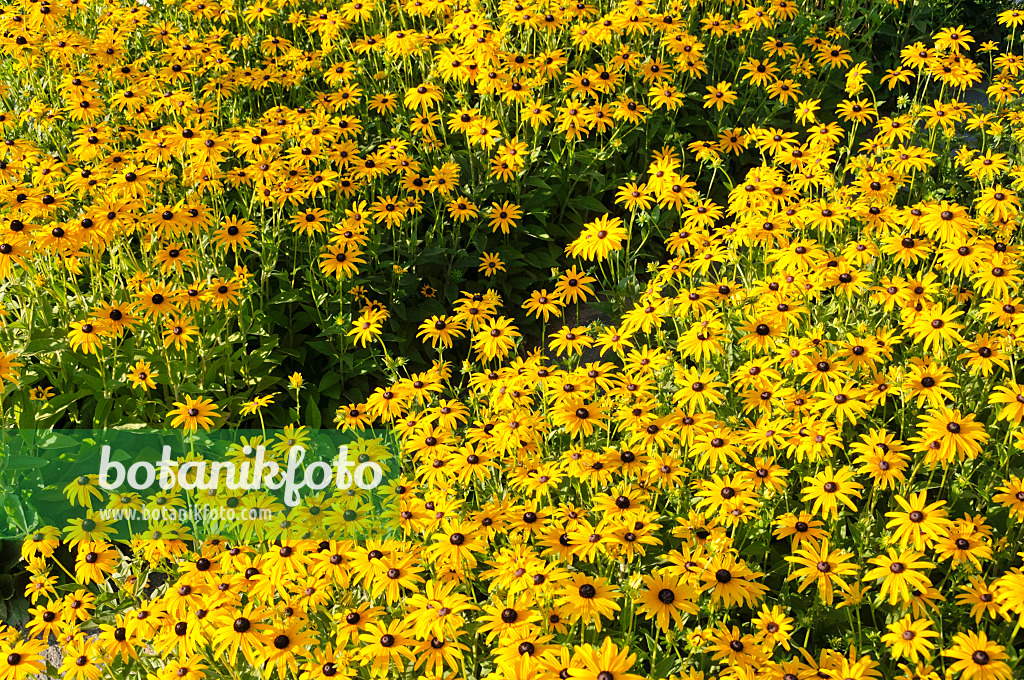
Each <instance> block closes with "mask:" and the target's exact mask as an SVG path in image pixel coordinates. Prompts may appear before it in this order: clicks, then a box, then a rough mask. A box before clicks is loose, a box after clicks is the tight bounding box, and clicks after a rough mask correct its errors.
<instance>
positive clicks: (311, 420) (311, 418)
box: [305, 395, 321, 430]
mask: <svg viewBox="0 0 1024 680" xmlns="http://www.w3.org/2000/svg"><path fill="white" fill-rule="evenodd" d="M320 420H321V419H320V407H319V406H317V403H316V400H315V399H314V398H313V396H312V395H310V397H309V401H307V402H306V422H305V424H306V425H308V426H309V429H311V430H319V429H320Z"/></svg>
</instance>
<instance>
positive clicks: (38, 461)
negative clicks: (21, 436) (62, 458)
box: [2, 454, 50, 470]
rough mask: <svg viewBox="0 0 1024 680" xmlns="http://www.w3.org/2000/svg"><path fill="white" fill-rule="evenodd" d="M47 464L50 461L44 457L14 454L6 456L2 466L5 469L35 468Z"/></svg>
mask: <svg viewBox="0 0 1024 680" xmlns="http://www.w3.org/2000/svg"><path fill="white" fill-rule="evenodd" d="M49 464H50V461H48V460H46V459H44V458H36V457H35V456H23V455H21V454H16V455H11V456H8V457H7V459H6V460H5V461H4V463H3V466H2V467H3V468H4V469H7V470H35V469H37V468H41V467H44V466H46V465H49Z"/></svg>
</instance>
